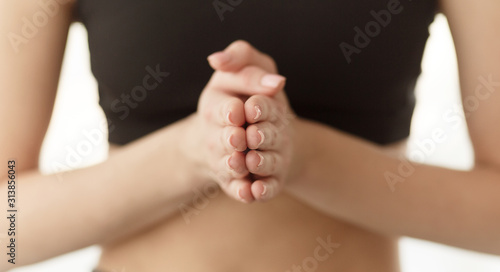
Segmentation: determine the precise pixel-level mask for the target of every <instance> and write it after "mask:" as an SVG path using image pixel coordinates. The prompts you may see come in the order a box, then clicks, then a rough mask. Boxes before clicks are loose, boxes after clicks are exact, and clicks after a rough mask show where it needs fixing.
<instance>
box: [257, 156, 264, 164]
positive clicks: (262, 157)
mask: <svg viewBox="0 0 500 272" xmlns="http://www.w3.org/2000/svg"><path fill="white" fill-rule="evenodd" d="M257 155H259V158H260V162H259V164H258V165H257V167H261V166H262V165H263V164H264V156H262V155H261V154H260V153H257Z"/></svg>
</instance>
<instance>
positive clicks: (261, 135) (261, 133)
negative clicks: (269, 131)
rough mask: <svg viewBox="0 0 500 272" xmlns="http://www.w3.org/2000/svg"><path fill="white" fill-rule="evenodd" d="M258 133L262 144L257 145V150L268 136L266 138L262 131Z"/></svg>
mask: <svg viewBox="0 0 500 272" xmlns="http://www.w3.org/2000/svg"><path fill="white" fill-rule="evenodd" d="M257 133H259V135H260V142H259V144H258V145H257V148H259V147H260V146H261V145H262V144H263V143H264V140H265V139H266V136H264V133H263V132H262V131H261V130H257Z"/></svg>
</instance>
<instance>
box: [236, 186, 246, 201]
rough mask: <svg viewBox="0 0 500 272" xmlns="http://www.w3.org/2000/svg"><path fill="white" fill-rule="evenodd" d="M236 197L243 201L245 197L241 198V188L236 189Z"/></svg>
mask: <svg viewBox="0 0 500 272" xmlns="http://www.w3.org/2000/svg"><path fill="white" fill-rule="evenodd" d="M237 194H238V197H239V198H240V199H241V200H242V201H245V199H244V198H243V196H242V195H241V188H239V189H238V192H237Z"/></svg>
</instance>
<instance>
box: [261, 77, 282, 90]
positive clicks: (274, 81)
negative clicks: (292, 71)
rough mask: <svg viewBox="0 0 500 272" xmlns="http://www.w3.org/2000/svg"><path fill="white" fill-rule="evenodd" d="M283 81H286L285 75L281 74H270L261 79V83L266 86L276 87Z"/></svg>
mask: <svg viewBox="0 0 500 272" xmlns="http://www.w3.org/2000/svg"><path fill="white" fill-rule="evenodd" d="M283 81H285V77H282V76H280V75H273V74H268V75H265V76H263V77H262V79H261V80H260V84H262V86H265V87H271V88H276V87H278V86H279V85H280V84H281V83H282V82H283Z"/></svg>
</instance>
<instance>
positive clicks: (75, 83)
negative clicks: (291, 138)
mask: <svg viewBox="0 0 500 272" xmlns="http://www.w3.org/2000/svg"><path fill="white" fill-rule="evenodd" d="M430 32H431V37H430V40H429V42H428V44H427V48H426V52H425V56H424V61H423V63H422V70H423V72H422V75H421V77H420V79H419V82H418V85H417V100H418V104H417V108H416V112H415V116H414V119H413V123H412V136H411V138H410V145H409V151H408V153H409V154H411V152H412V151H416V150H418V151H420V152H421V153H422V151H423V150H419V147H418V145H417V143H418V142H419V141H424V140H425V139H429V138H430V137H431V136H432V132H433V131H435V130H436V129H439V130H442V131H444V132H445V134H446V140H445V141H444V142H443V143H439V144H436V146H435V148H434V150H432V151H431V152H424V153H425V157H423V159H424V161H425V163H431V164H436V165H441V166H445V167H450V168H456V169H467V168H468V167H470V166H471V165H472V149H471V146H470V141H469V138H468V135H467V127H466V124H465V122H461V123H458V125H457V123H454V122H453V123H450V122H446V120H445V118H444V117H443V115H445V114H449V115H453V116H455V115H456V116H459V115H460V109H461V108H460V107H461V102H460V100H461V99H460V96H459V85H458V75H457V65H456V57H455V50H454V47H453V42H452V40H451V35H450V32H449V29H448V24H447V21H446V18H445V17H444V16H442V15H438V17H436V20H435V22H434V23H433V24H432V26H431V29H430ZM59 88H60V90H59V92H58V95H57V101H56V105H55V109H54V114H53V118H52V122H51V124H50V128H49V131H48V136H47V138H46V140H45V142H44V145H43V150H42V155H41V158H40V165H41V168H42V171H44V172H45V173H50V172H54V171H58V170H61V169H62V170H65V168H70V169H71V168H73V167H84V166H88V165H91V164H95V163H98V162H100V161H102V160H105V159H106V152H107V143H106V142H105V141H102V142H97V143H96V142H94V143H91V145H86V149H82V146H80V145H81V143H82V142H85V141H87V142H88V140H87V139H86V137H85V132H86V131H90V130H92V129H99V124H100V123H101V122H103V121H104V120H105V118H104V115H103V113H102V111H101V110H100V108H99V106H98V104H97V101H98V97H97V85H96V82H95V80H94V78H93V77H92V75H91V72H90V64H89V52H88V46H87V34H86V31H85V28H84V27H83V26H82V25H81V24H79V23H77V24H74V25H73V26H72V27H71V31H70V35H69V39H68V46H67V50H66V56H65V59H64V65H63V71H62V75H61V81H60V87H59ZM463 120H464V119H463ZM89 147H90V148H89ZM82 150H83V151H82ZM73 152H74V153H76V154H77V156H76V157H75V159H74V160H73V161H72V162H71V163H68V162H67V161H66V157H67V155H68V154H69V153H73ZM399 186H404V184H400V185H399ZM395 193H397V187H396V192H395ZM458 223H459V222H457V224H458ZM41 250H43V249H41ZM400 251H401V265H402V271H403V272H422V271H425V272H438V271H439V272H470V271H477V272H498V271H500V258H499V257H495V256H489V255H485V254H478V253H473V252H469V251H465V250H460V249H455V248H451V247H447V246H443V245H438V244H435V243H431V242H426V241H421V240H416V239H410V238H405V239H402V240H401V250H400ZM99 254H100V250H99V248H98V247H95V246H94V247H89V248H86V249H82V250H79V251H76V252H73V253H69V254H66V255H63V256H60V257H57V258H54V259H51V260H48V261H45V262H43V263H40V264H36V265H32V266H29V267H24V268H18V269H14V270H11V271H12V272H60V271H61V272H62V271H64V272H67V271H72V272H89V271H91V270H92V268H94V267H95V265H96V263H97V260H98V257H99ZM116 272H118V271H116ZM120 272H122V271H120ZM131 272H132V271H131Z"/></svg>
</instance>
